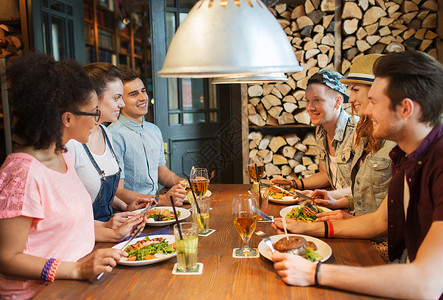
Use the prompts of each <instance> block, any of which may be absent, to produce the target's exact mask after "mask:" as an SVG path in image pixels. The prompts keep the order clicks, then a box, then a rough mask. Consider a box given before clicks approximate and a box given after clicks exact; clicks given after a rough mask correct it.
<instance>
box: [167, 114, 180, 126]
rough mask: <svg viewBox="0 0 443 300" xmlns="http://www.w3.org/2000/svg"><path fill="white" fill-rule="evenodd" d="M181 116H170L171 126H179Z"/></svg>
mask: <svg viewBox="0 0 443 300" xmlns="http://www.w3.org/2000/svg"><path fill="white" fill-rule="evenodd" d="M179 117H180V115H179V114H169V124H170V125H178V124H180V119H179Z"/></svg>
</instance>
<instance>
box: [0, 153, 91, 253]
mask: <svg viewBox="0 0 443 300" xmlns="http://www.w3.org/2000/svg"><path fill="white" fill-rule="evenodd" d="M63 158H64V160H65V163H66V167H67V171H66V173H64V174H62V173H59V172H57V171H54V170H52V169H49V168H48V167H46V166H45V165H43V164H42V163H41V162H40V161H38V160H37V159H35V158H34V157H33V156H31V155H28V154H25V153H15V154H11V155H9V156H8V157H7V158H6V161H5V162H4V163H3V165H2V167H1V168H0V219H6V218H14V217H18V216H26V217H30V218H33V221H32V225H31V229H30V231H29V235H28V239H27V241H26V245H25V249H24V251H23V252H24V253H26V254H30V255H34V256H38V257H44V258H51V257H53V258H59V259H61V260H62V261H77V260H78V259H80V258H82V257H83V256H85V255H86V254H88V253H90V252H91V251H92V249H93V247H94V242H95V236H94V217H93V213H92V206H91V197H90V196H89V193H88V192H87V191H86V189H85V187H84V186H83V184H82V182H81V181H80V178H79V177H78V176H77V173H76V172H75V169H74V160H73V158H72V156H71V155H70V154H69V153H64V154H63ZM11 230H13V229H11Z"/></svg>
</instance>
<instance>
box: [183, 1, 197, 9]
mask: <svg viewBox="0 0 443 300" xmlns="http://www.w3.org/2000/svg"><path fill="white" fill-rule="evenodd" d="M195 3H197V0H180V8H192V7H193V6H194V4H195Z"/></svg>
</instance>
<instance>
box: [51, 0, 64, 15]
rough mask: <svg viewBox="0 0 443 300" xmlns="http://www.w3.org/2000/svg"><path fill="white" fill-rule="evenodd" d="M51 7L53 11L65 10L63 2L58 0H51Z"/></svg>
mask: <svg viewBox="0 0 443 300" xmlns="http://www.w3.org/2000/svg"><path fill="white" fill-rule="evenodd" d="M51 9H52V10H54V11H59V12H61V13H64V12H65V4H64V3H61V2H59V1H54V0H52V1H51Z"/></svg>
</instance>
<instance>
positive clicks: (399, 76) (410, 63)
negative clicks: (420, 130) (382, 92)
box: [374, 51, 443, 126]
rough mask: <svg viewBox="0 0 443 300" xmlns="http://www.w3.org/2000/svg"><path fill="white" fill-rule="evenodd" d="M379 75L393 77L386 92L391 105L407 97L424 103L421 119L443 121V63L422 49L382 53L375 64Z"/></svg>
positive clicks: (432, 122)
mask: <svg viewBox="0 0 443 300" xmlns="http://www.w3.org/2000/svg"><path fill="white" fill-rule="evenodd" d="M374 75H375V77H382V78H388V79H389V85H388V87H387V89H386V94H387V96H388V97H389V98H390V100H391V109H392V110H395V108H396V107H397V105H399V104H400V103H401V101H402V100H403V99H405V98H410V99H411V100H413V101H414V102H417V103H418V104H420V107H421V110H422V114H421V117H420V121H421V122H423V123H429V124H431V125H434V126H435V125H438V124H440V123H441V117H440V116H441V115H442V113H443V98H442V95H443V66H442V65H441V64H440V63H439V62H438V61H437V60H435V59H434V58H432V57H431V56H430V55H428V54H426V53H423V52H420V51H405V52H399V53H392V54H388V55H385V56H382V57H380V58H379V59H377V61H376V62H375V64H374Z"/></svg>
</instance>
